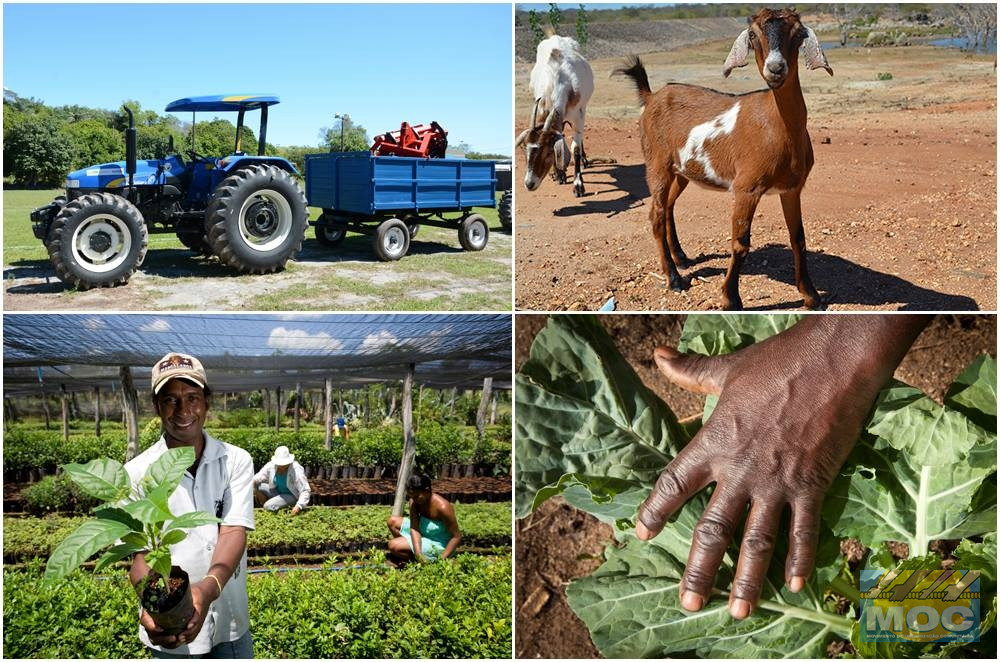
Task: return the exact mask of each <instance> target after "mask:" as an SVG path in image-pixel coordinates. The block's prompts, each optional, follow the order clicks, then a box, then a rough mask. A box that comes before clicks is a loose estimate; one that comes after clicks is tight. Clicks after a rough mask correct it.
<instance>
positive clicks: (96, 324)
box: [83, 317, 108, 331]
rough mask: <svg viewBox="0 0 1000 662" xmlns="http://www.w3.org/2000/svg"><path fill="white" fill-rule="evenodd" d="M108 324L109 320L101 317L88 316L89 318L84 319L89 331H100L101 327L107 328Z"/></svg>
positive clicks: (84, 326) (84, 325) (84, 324)
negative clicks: (106, 320)
mask: <svg viewBox="0 0 1000 662" xmlns="http://www.w3.org/2000/svg"><path fill="white" fill-rule="evenodd" d="M107 326H108V324H107V322H105V321H104V320H103V319H101V318H100V317H88V318H87V319H85V320H83V328H85V329H87V330H88V331H100V330H101V329H103V328H106V327H107Z"/></svg>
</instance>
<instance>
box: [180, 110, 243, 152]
mask: <svg viewBox="0 0 1000 662" xmlns="http://www.w3.org/2000/svg"><path fill="white" fill-rule="evenodd" d="M195 141H196V143H197V144H196V145H195V148H194V149H195V151H196V152H198V153H199V154H202V155H204V156H213V157H217V156H226V155H229V154H232V153H233V149H234V148H235V146H236V125H234V124H233V123H232V122H230V121H229V120H224V119H220V118H218V117H216V118H215V119H213V120H211V121H209V122H198V123H197V126H196V127H195ZM190 144H191V140H190V132H189V133H188V140H187V142H186V143H185V145H190ZM185 149H187V147H185ZM240 149H242V150H243V151H244V152H246V153H247V154H256V153H257V136H256V135H255V134H254V132H253V129H251V128H250V127H248V126H246V125H244V126H243V131H242V136H241V140H240Z"/></svg>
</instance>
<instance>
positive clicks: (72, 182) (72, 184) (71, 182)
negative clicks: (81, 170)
mask: <svg viewBox="0 0 1000 662" xmlns="http://www.w3.org/2000/svg"><path fill="white" fill-rule="evenodd" d="M66 188H80V180H79V179H67V180H66Z"/></svg>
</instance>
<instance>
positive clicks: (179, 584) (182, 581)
mask: <svg viewBox="0 0 1000 662" xmlns="http://www.w3.org/2000/svg"><path fill="white" fill-rule="evenodd" d="M159 580H160V575H159V574H158V573H157V572H156V571H155V570H150V571H149V581H148V582H147V583H146V588H144V589H143V590H142V595H141V596H140V598H141V600H142V606H143V607H145V608H146V610H147V611H149V612H152V613H154V614H162V613H164V612H168V611H170V610H171V609H173V608H174V607H176V606H177V605H178V604H180V601H181V600H182V599H183V598H184V592H185V591H186V590H187V587H188V584H189V581H188V576H187V573H186V572H184V571H183V570H181V569H180V568H178V567H177V566H174V567H173V568H171V570H170V577H169V578H168V579H167V586H166V588H164V587H163V585H162V584H161V583H160V581H159Z"/></svg>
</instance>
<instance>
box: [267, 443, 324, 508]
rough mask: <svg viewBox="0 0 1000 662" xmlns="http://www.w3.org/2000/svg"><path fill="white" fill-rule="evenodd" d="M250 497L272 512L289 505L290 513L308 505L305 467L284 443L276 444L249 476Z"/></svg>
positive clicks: (308, 493)
mask: <svg viewBox="0 0 1000 662" xmlns="http://www.w3.org/2000/svg"><path fill="white" fill-rule="evenodd" d="M253 484H254V488H255V489H254V499H255V500H256V502H257V505H258V506H263V507H264V509H265V510H270V511H272V512H274V511H277V510H281V509H282V508H287V507H288V506H292V516H293V517H294V516H295V515H298V514H299V513H300V512H302V510H303V509H305V507H306V506H308V505H309V496H310V494H311V492H310V490H309V481H308V480H306V470H305V469H303V468H302V465H301V464H299V463H298V462H296V461H295V456H294V455H293V454H291V453H289V452H288V446H278V448H277V449H276V450H275V451H274V455H273V456H272V457H271V461H270V462H268V463H267V464H265V465H264V468H263V469H261V470H260V471H258V472H257V475H256V476H254V477H253Z"/></svg>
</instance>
